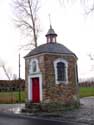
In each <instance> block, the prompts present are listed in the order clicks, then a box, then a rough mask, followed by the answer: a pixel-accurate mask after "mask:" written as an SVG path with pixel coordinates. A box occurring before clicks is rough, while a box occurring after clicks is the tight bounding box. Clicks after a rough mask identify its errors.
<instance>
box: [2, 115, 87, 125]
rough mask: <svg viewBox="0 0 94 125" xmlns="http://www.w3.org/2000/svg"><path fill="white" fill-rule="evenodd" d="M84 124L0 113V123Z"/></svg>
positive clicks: (8, 124)
mask: <svg viewBox="0 0 94 125" xmlns="http://www.w3.org/2000/svg"><path fill="white" fill-rule="evenodd" d="M52 124H53V125H86V124H81V123H74V122H71V123H69V122H67V121H63V122H61V121H56V120H49V119H43V118H37V117H31V116H23V115H17V114H9V113H0V125H52Z"/></svg>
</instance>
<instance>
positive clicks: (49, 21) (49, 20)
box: [49, 14, 52, 29]
mask: <svg viewBox="0 0 94 125" xmlns="http://www.w3.org/2000/svg"><path fill="white" fill-rule="evenodd" d="M49 23H50V29H52V25H51V14H49Z"/></svg>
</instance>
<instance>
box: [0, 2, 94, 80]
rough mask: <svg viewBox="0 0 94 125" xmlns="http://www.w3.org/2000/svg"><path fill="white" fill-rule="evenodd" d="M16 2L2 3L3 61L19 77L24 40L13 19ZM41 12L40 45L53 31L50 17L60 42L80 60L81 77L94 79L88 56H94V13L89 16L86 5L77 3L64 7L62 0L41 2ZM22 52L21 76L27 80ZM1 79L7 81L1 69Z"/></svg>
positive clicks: (0, 42) (93, 65) (0, 52)
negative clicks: (50, 28) (50, 31)
mask: <svg viewBox="0 0 94 125" xmlns="http://www.w3.org/2000/svg"><path fill="white" fill-rule="evenodd" d="M11 1H12V0H7V1H6V0H2V1H0V34H1V35H0V60H3V62H5V64H6V66H7V67H9V70H10V71H11V72H12V73H13V74H18V54H19V49H18V48H19V46H20V43H22V37H21V34H20V32H19V30H18V29H16V27H15V25H14V22H13V20H12V17H13V12H12V7H11V4H10V3H11ZM40 5H41V8H40V11H39V17H40V23H41V31H42V32H41V33H40V37H39V40H38V45H40V44H43V43H45V42H46V39H45V34H46V33H47V31H48V29H49V16H48V15H49V14H50V15H51V23H52V27H53V28H54V30H55V32H56V33H57V34H58V38H57V42H59V43H61V44H64V45H65V46H66V47H67V48H69V49H70V50H71V51H73V52H74V53H75V54H76V55H77V57H78V69H79V71H78V72H79V78H90V77H94V61H91V60H90V59H89V57H88V55H89V54H90V53H92V54H94V14H93V13H91V14H90V15H88V16H86V15H85V13H84V12H85V11H84V9H83V6H82V5H81V4H80V3H79V2H77V3H74V4H73V5H71V4H68V5H67V6H66V5H63V4H60V3H59V2H58V0H56V1H55V0H41V3H40ZM20 53H21V76H22V78H24V59H23V56H24V55H25V54H26V52H23V51H20ZM0 79H6V77H5V75H4V73H3V70H2V68H0Z"/></svg>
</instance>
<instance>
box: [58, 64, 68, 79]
mask: <svg viewBox="0 0 94 125" xmlns="http://www.w3.org/2000/svg"><path fill="white" fill-rule="evenodd" d="M65 70H66V69H65V63H63V62H58V63H57V80H58V81H66V75H65V74H66V71H65Z"/></svg>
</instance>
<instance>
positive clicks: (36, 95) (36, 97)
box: [32, 78, 40, 103]
mask: <svg viewBox="0 0 94 125" xmlns="http://www.w3.org/2000/svg"><path fill="white" fill-rule="evenodd" d="M32 102H33V103H38V102H40V87H39V78H32Z"/></svg>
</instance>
